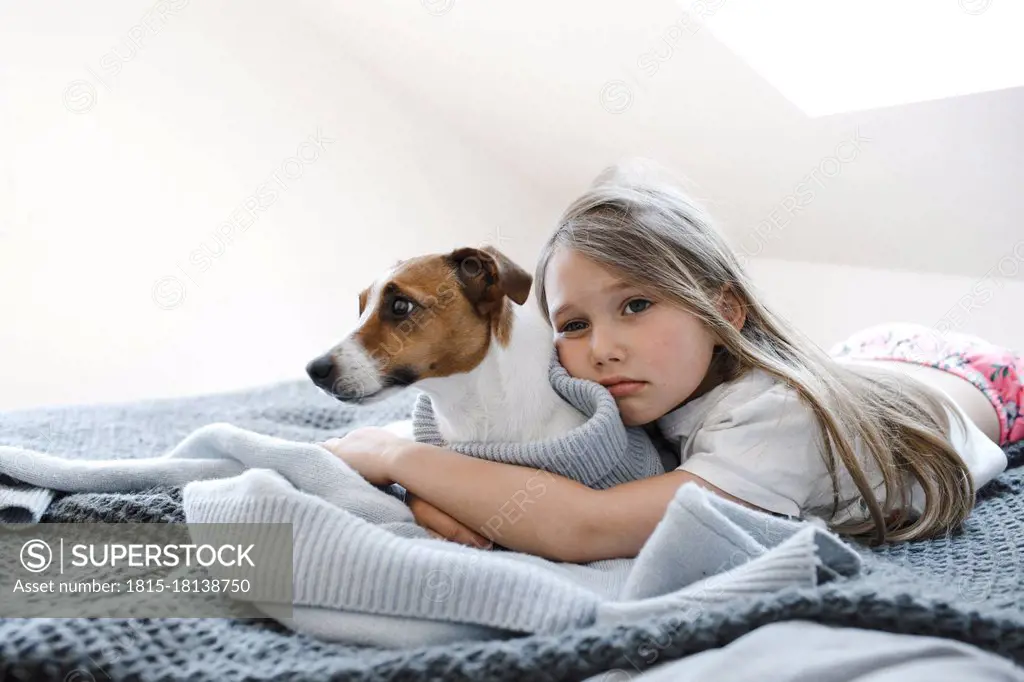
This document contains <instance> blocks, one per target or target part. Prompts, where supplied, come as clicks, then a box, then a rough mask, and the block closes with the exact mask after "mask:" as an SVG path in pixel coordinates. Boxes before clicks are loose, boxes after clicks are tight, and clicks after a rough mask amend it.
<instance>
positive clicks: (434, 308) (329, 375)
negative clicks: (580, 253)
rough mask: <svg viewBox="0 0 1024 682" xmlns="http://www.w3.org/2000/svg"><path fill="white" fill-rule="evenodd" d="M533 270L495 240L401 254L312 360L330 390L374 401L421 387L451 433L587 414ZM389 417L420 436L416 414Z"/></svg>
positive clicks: (536, 424)
mask: <svg viewBox="0 0 1024 682" xmlns="http://www.w3.org/2000/svg"><path fill="white" fill-rule="evenodd" d="M532 283H533V278H532V277H531V276H530V275H529V274H528V273H527V272H526V271H524V270H523V269H522V268H520V267H519V266H518V265H516V264H515V263H514V262H513V261H511V260H510V259H509V258H507V257H506V256H505V255H504V254H502V253H501V252H500V251H498V250H497V249H495V248H493V247H483V248H459V249H455V250H453V251H451V252H450V253H446V254H445V253H437V254H428V255H423V256H418V257H414V258H410V259H408V260H402V261H399V262H398V263H396V264H395V265H394V266H393V267H392V268H391V269H390V270H389V271H388V272H387V273H385V274H384V275H383V276H381V277H380V278H378V279H377V280H376V281H375V282H374V283H373V284H371V285H370V286H369V287H367V288H366V289H364V290H363V291H362V292H360V294H359V320H358V322H357V324H356V328H355V329H354V330H353V331H352V332H351V333H349V334H348V336H346V337H345V338H344V339H342V340H341V341H340V342H339V343H338V344H337V345H335V346H334V347H333V348H331V349H330V350H329V351H327V352H326V353H324V354H323V355H320V356H319V357H317V358H314V359H313V360H311V361H310V362H309V363H308V364H307V366H306V372H307V373H308V375H309V377H310V379H311V380H312V381H313V383H314V384H315V385H316V386H318V387H319V388H320V389H321V390H323V391H325V392H326V393H327V394H328V395H331V396H333V397H334V398H337V399H338V400H340V401H342V402H346V403H372V402H377V401H380V400H383V399H384V398H386V397H387V396H389V395H391V394H393V393H394V392H396V391H399V390H402V389H405V388H407V387H410V386H413V387H415V388H417V389H418V390H420V391H423V392H424V393H426V394H427V395H429V396H430V400H431V402H432V405H433V410H434V415H435V418H436V420H437V426H438V429H439V431H440V432H441V435H442V437H443V438H444V439H445V440H446V441H447V442H460V441H473V442H529V441H534V440H542V439H546V438H550V437H555V436H561V435H564V434H565V433H567V432H569V431H570V430H572V429H573V428H575V427H577V426H579V425H580V424H583V423H584V422H585V421H586V417H585V416H584V415H583V414H582V413H581V412H579V411H578V410H577V409H576V408H574V407H573V406H572V405H571V404H570V403H569V402H567V401H566V400H565V399H563V398H562V397H561V396H560V395H559V394H558V393H557V392H556V391H555V390H554V388H552V386H551V383H550V381H549V378H548V369H549V363H550V360H551V353H552V349H553V340H552V333H551V329H550V327H549V326H548V325H547V322H546V321H545V320H544V318H543V316H542V315H541V314H540V310H539V307H538V306H535V305H527V302H528V299H529V294H530V287H531V285H532ZM386 428H388V429H389V430H391V431H392V432H394V433H396V434H398V435H400V436H403V437H406V438H409V439H410V440H411V439H413V437H412V422H411V420H405V421H402V422H393V423H392V424H389V425H388V426H387V427H386Z"/></svg>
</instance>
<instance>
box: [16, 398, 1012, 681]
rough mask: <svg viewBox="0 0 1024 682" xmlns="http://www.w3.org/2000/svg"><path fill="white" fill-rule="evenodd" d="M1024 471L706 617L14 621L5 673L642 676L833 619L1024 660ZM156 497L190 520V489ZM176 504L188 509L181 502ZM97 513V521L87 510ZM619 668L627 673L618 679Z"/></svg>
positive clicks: (319, 413)
mask: <svg viewBox="0 0 1024 682" xmlns="http://www.w3.org/2000/svg"><path fill="white" fill-rule="evenodd" d="M415 398H416V394H415V392H412V391H407V392H403V393H399V394H397V395H396V396H394V397H392V398H390V399H388V400H386V401H382V402H381V403H378V404H375V405H368V406H346V405H340V404H338V403H336V402H334V401H332V400H330V399H329V398H327V397H326V396H324V395H323V394H321V393H320V392H319V391H317V390H316V389H314V388H313V387H312V386H310V385H309V384H308V383H307V382H289V383H284V384H277V385H273V386H268V387H263V388H260V389H256V390H251V391H240V392H234V393H227V394H219V395H211V396H204V397H199V398H188V399H175V400H162V401H146V402H138V403H132V404H121V405H95V406H87V407H66V408H51V409H45V410H29V411H19V412H8V413H0V443H2V444H5V445H17V446H22V447H26V448H31V449H36V450H42V451H45V452H50V453H53V454H57V455H61V456H66V457H75V458H80V459H118V458H134V457H155V456H158V455H160V454H162V453H163V452H165V451H166V450H167V449H168V448H170V447H172V446H174V445H175V444H177V443H179V442H180V441H181V440H183V439H184V438H185V437H186V436H187V435H188V434H189V433H191V432H192V431H194V430H195V429H197V428H199V427H201V426H203V425H205V424H208V423H210V422H212V421H226V422H230V423H232V424H235V425H237V426H240V427H242V428H246V429H251V430H254V431H257V432H260V433H266V434H271V435H276V436H279V437H282V438H288V439H293V440H302V441H307V442H313V441H320V440H325V439H327V438H330V437H333V436H339V435H342V434H343V433H345V432H346V431H348V430H349V429H351V428H354V427H356V426H362V425H370V424H384V423H387V422H389V421H392V420H395V419H401V418H404V417H406V416H408V414H409V413H410V411H411V409H412V406H413V402H414V400H415ZM1007 454H1008V455H1009V457H1010V466H1011V468H1010V469H1009V470H1008V471H1007V472H1006V473H1004V474H1003V475H1001V476H1000V477H999V478H998V479H997V480H996V481H994V482H993V483H992V484H990V485H989V486H987V487H986V488H985V489H984V490H983V491H981V493H980V494H979V500H978V505H977V507H976V509H975V510H974V512H973V513H972V515H971V517H970V518H969V519H968V521H967V522H966V524H965V527H964V532H963V533H958V534H954V535H951V536H949V537H943V538H939V539H936V540H930V541H923V542H914V543H905V544H901V545H896V546H891V547H890V546H884V547H881V548H878V549H876V550H868V549H863V548H858V550H857V551H858V553H860V554H861V556H862V558H863V560H864V562H865V570H864V571H863V572H862V575H861V576H860V577H858V578H856V579H853V580H846V581H832V582H828V583H826V584H824V585H821V586H818V587H813V588H787V589H784V590H782V591H780V592H778V593H774V594H772V595H766V596H761V597H756V598H750V599H741V600H734V601H732V602H729V603H726V604H719V605H714V606H709V607H706V608H703V609H702V610H701V611H700V612H699V613H688V614H687V617H686V618H682V617H680V615H679V614H668V615H663V616H652V617H650V618H646V619H644V620H642V621H639V622H633V623H630V624H628V625H617V624H610V623H604V624H599V625H594V626H590V627H587V628H583V629H580V630H572V631H565V632H561V633H559V634H554V635H533V636H529V637H523V638H518V639H513V640H504V641H492V642H465V643H461V644H454V645H444V646H429V647H422V648H418V649H413V650H406V651H387V650H377V649H372V648H366V647H353V646H345V645H340V644H335V643H328V642H324V641H321V640H318V639H316V638H314V637H310V636H306V635H301V634H295V633H292V632H290V631H288V630H287V629H285V628H284V627H283V626H282V625H279V624H277V623H274V622H272V621H243V620H232V619H138V620H129V619H99V620H89V619H32V620H26V619H4V620H0V679H17V680H64V679H65V678H66V676H68V675H69V674H71V673H77V675H78V677H76V678H75V679H83V680H88V679H96V680H101V679H115V680H122V679H139V680H141V679H145V680H186V679H187V680H205V679H210V680H260V679H267V680H305V679H320V678H325V679H326V678H331V679H346V680H381V679H384V680H431V679H445V680H522V679H535V680H579V679H584V678H586V677H588V676H592V675H596V674H598V673H600V672H602V671H607V670H613V669H622V670H625V671H628V672H629V673H635V672H636V671H639V670H645V669H647V668H648V667H650V666H652V665H655V664H657V663H660V662H663V661H666V660H672V659H677V658H679V657H682V656H685V655H688V654H691V653H695V652H699V651H703V650H706V649H709V648H715V647H721V646H724V645H726V644H728V643H730V642H731V641H733V640H735V639H737V638H739V637H741V636H742V635H744V634H746V633H748V632H751V631H752V630H754V629H755V628H757V627H760V626H761V625H765V624H768V623H772V622H776V621H780V620H794V619H808V620H813V621H817V622H820V623H824V624H830V625H845V626H852V627H866V628H873V629H878V630H885V631H891V632H899V633H907V634H923V635H933V636H940V637H950V638H955V639H958V640H960V641H964V642H967V643H970V644H974V645H976V646H979V647H981V648H983V649H987V650H989V651H993V652H995V653H997V654H1001V655H1004V656H1008V657H1010V658H1012V659H1014V660H1016V661H1017V662H1019V663H1020V662H1024V615H1022V614H1024V589H1022V586H1024V570H1022V566H1024V564H1022V561H1021V559H1022V558H1024V496H1022V492H1024V470H1021V469H1019V468H1014V467H1019V466H1020V465H1021V464H1024V443H1021V444H1017V445H1015V446H1010V447H1008V448H1007ZM147 497H149V498H152V499H153V500H155V501H156V511H155V512H154V513H153V514H152V515H149V516H147V515H146V514H140V515H139V517H138V518H139V520H149V521H158V520H164V519H165V518H167V517H168V516H171V517H176V518H175V519H174V520H177V521H180V520H181V519H183V518H184V515H183V513H182V511H181V509H180V507H179V506H178V505H179V504H180V502H179V497H180V495H179V493H178V491H177V490H174V489H173V488H161V489H158V490H157V491H148V492H146V493H138V494H135V495H124V496H118V499H122V500H127V499H129V498H131V499H132V500H134V502H135V503H137V506H138V507H139V508H145V507H146V500H147ZM112 499H113V496H112V495H109V494H99V493H86V494H70V495H66V496H63V497H61V498H60V499H58V500H57V501H56V502H55V503H54V504H52V505H51V506H50V507H49V509H48V510H47V512H46V514H45V515H44V517H43V520H44V521H52V522H71V521H77V520H82V519H83V518H90V519H91V520H95V521H111V522H113V521H119V520H123V519H122V518H120V513H119V512H118V511H116V509H117V508H118V505H117V504H111V502H112ZM169 509H173V510H174V511H170V512H168V510H169ZM86 515H88V517H87V516H86ZM615 679H619V678H615Z"/></svg>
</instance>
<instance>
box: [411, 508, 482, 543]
mask: <svg viewBox="0 0 1024 682" xmlns="http://www.w3.org/2000/svg"><path fill="white" fill-rule="evenodd" d="M406 500H407V502H408V503H409V509H410V510H411V511H412V515H413V517H414V518H415V519H416V523H418V524H419V525H421V526H423V527H424V528H426V530H427V532H428V533H429V534H430V535H431V536H433V537H436V538H438V539H441V540H450V541H451V542H458V543H459V544H462V545H469V546H470V547H478V548H480V549H490V548H491V547H492V546H493V545H492V543H491V541H490V540H488V539H487V538H485V537H484V536H482V535H480V534H479V533H476V532H474V531H473V530H472V529H470V528H468V527H467V526H464V525H463V524H461V523H459V521H457V520H456V519H454V518H452V517H451V516H449V515H448V514H446V513H444V512H443V511H441V510H440V509H438V508H437V507H435V506H434V505H432V504H430V503H428V502H424V501H423V500H421V499H420V498H418V497H415V496H413V495H408V496H407V497H406Z"/></svg>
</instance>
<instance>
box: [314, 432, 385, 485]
mask: <svg viewBox="0 0 1024 682" xmlns="http://www.w3.org/2000/svg"><path fill="white" fill-rule="evenodd" d="M403 442H405V441H404V439H402V438H399V437H398V436H396V435H395V434H393V433H391V432H390V431H388V430H387V429H382V428H380V427H377V426H364V427H361V428H358V429H352V430H351V431H349V432H348V433H346V434H345V435H344V436H342V437H341V438H331V439H329V440H326V441H324V442H322V443H317V445H319V446H320V447H322V448H326V449H327V450H328V451H329V452H330V453H331V454H333V455H334V456H336V457H339V458H341V460H342V461H344V462H345V464H348V465H349V466H350V467H352V468H353V469H354V470H355V471H357V472H359V474H360V475H361V476H362V477H363V478H365V479H366V480H367V481H369V482H370V483H371V484H373V485H390V484H392V483H394V482H395V479H394V474H393V471H394V460H395V452H396V450H397V448H398V446H399V445H401V444H402V443H403Z"/></svg>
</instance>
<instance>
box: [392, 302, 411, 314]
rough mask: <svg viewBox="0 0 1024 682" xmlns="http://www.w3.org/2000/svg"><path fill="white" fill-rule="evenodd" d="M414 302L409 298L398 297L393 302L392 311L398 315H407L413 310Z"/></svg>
mask: <svg viewBox="0 0 1024 682" xmlns="http://www.w3.org/2000/svg"><path fill="white" fill-rule="evenodd" d="M413 305H414V304H413V302H412V301H410V300H409V299H407V298H396V299H395V300H394V301H392V302H391V312H392V314H394V315H395V316H396V317H405V316H406V315H408V314H409V313H411V312H412V309H413Z"/></svg>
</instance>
